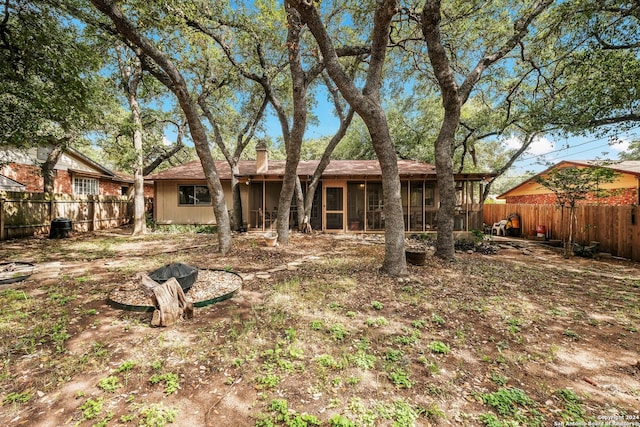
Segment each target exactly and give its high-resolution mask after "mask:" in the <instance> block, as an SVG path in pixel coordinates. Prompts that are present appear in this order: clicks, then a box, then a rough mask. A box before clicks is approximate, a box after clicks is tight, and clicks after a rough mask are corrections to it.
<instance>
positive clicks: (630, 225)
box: [482, 204, 640, 261]
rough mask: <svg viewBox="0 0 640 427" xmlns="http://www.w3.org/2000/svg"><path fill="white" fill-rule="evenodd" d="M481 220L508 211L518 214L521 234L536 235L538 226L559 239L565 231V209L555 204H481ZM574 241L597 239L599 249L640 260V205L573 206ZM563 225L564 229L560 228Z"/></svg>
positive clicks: (502, 216)
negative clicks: (574, 218) (541, 226)
mask: <svg viewBox="0 0 640 427" xmlns="http://www.w3.org/2000/svg"><path fill="white" fill-rule="evenodd" d="M482 213H483V221H484V222H485V223H486V224H489V225H490V224H493V223H494V222H498V221H500V220H501V219H507V217H508V216H509V215H510V214H512V213H515V214H518V215H519V216H520V226H521V231H522V234H523V236H530V235H535V234H536V229H537V227H538V226H539V225H543V226H545V228H546V234H547V238H548V239H555V240H562V236H563V234H564V235H567V234H568V231H567V230H568V224H569V222H568V220H569V209H568V208H565V209H564V215H563V214H562V209H561V208H559V207H557V206H555V205H520V204H505V205H497V204H489V205H484V207H483V211H482ZM575 216H576V222H575V223H574V231H575V233H574V236H575V239H574V241H575V242H576V243H580V244H588V243H589V242H593V241H597V242H600V251H601V252H607V253H610V254H612V255H614V256H618V257H622V258H629V259H631V260H633V261H640V208H639V207H638V206H635V205H625V206H600V205H580V206H577V207H576V209H575ZM563 227H564V228H563Z"/></svg>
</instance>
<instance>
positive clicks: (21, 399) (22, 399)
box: [2, 391, 31, 404]
mask: <svg viewBox="0 0 640 427" xmlns="http://www.w3.org/2000/svg"><path fill="white" fill-rule="evenodd" d="M30 400H31V393H30V392H28V391H23V392H20V393H18V392H15V391H13V392H11V393H9V394H7V395H6V396H5V397H4V399H3V400H2V402H3V403H5V404H10V403H27V402H28V401H30Z"/></svg>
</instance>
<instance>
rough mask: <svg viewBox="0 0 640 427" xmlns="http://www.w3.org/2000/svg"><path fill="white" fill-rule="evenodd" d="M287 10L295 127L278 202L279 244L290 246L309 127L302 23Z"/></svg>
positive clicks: (288, 146) (298, 16)
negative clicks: (294, 200)
mask: <svg viewBox="0 0 640 427" xmlns="http://www.w3.org/2000/svg"><path fill="white" fill-rule="evenodd" d="M285 9H286V10H287V24H288V34H287V49H288V51H289V70H290V73H291V81H292V91H293V94H292V100H293V125H292V129H291V135H290V138H289V140H288V141H287V140H285V148H286V150H287V160H286V163H285V168H284V179H283V181H282V189H281V190H280V200H279V202H278V220H277V227H276V230H277V233H278V241H279V242H280V243H282V244H285V245H286V244H287V243H289V213H290V211H291V200H292V198H293V196H294V192H295V190H296V182H297V181H298V163H299V162H300V148H301V146H302V139H303V138H304V132H305V130H306V127H307V82H306V79H305V73H304V70H303V69H302V59H301V55H300V31H301V30H302V23H301V21H300V15H299V14H298V12H297V11H296V10H295V9H294V8H292V7H291V6H290V5H288V4H286V3H285Z"/></svg>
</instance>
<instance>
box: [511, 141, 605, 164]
mask: <svg viewBox="0 0 640 427" xmlns="http://www.w3.org/2000/svg"><path fill="white" fill-rule="evenodd" d="M605 138H607V139H608V138H609V137H604V136H603V137H600V138H597V139H592V140H591V141H585V142H581V143H580V144H575V145H572V146H567V147H563V148H558V149H557V150H553V151H549V152H547V153H543V154H537V155H535V156H531V157H525V158H523V159H518V161H519V162H524V161H527V160H533V159H537V158H539V157H543V156H546V155H548V154H553V153H559V152H561V151H566V150H571V149H573V148H576V147H581V146H583V145H587V144H591V143H593V142H598V141H601V140H603V139H605ZM607 145H609V144H607ZM596 148H599V147H595V148H590V149H589V150H586V151H590V150H595V149H596ZM573 154H579V153H573Z"/></svg>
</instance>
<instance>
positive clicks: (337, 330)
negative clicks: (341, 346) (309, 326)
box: [329, 323, 349, 341]
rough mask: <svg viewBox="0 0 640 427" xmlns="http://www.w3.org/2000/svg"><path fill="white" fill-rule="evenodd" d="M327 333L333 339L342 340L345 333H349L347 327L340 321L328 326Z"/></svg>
mask: <svg viewBox="0 0 640 427" xmlns="http://www.w3.org/2000/svg"><path fill="white" fill-rule="evenodd" d="M329 333H330V334H331V337H332V338H333V340H334V341H342V340H344V339H345V337H346V336H347V335H349V331H348V330H347V328H345V327H344V325H342V324H340V323H336V324H334V325H331V326H329Z"/></svg>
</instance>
